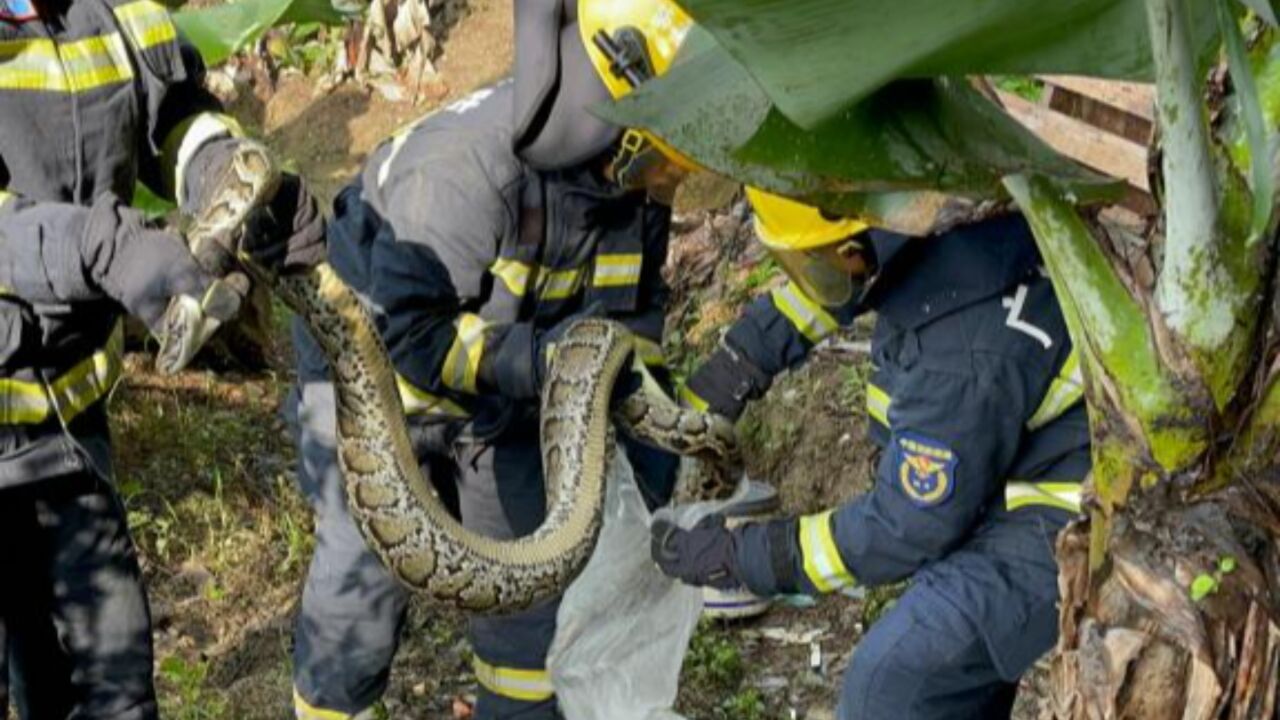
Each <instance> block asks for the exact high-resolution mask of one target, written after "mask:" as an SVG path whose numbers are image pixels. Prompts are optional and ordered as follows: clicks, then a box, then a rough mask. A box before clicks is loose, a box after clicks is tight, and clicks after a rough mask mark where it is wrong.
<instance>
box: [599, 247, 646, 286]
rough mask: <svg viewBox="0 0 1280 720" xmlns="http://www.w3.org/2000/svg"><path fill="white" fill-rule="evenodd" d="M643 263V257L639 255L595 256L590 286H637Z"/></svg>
mask: <svg viewBox="0 0 1280 720" xmlns="http://www.w3.org/2000/svg"><path fill="white" fill-rule="evenodd" d="M643 261H644V257H643V256H642V255H641V254H640V253H627V254H617V255H610V254H605V255H597V256H596V267H595V272H594V274H593V275H592V277H591V284H592V285H594V286H595V287H626V286H628V285H638V284H639V283H640V268H641V266H642V263H643Z"/></svg>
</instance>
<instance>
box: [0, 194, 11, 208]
mask: <svg viewBox="0 0 1280 720" xmlns="http://www.w3.org/2000/svg"><path fill="white" fill-rule="evenodd" d="M13 198H14V195H13V193H11V192H5V191H4V190H0V210H3V209H4V206H5V205H8V204H9V201H10V200H12V199H13Z"/></svg>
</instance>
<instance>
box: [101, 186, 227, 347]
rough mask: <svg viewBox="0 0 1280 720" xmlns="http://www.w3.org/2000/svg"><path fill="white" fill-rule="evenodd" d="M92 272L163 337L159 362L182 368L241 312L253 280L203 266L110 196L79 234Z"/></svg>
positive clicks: (106, 290) (108, 292) (173, 237)
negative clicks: (221, 276) (219, 274)
mask: <svg viewBox="0 0 1280 720" xmlns="http://www.w3.org/2000/svg"><path fill="white" fill-rule="evenodd" d="M80 257H81V260H82V263H83V267H84V269H85V273H86V275H88V277H89V278H90V279H91V280H92V282H93V283H94V284H95V285H97V286H98V288H100V289H101V290H102V292H103V294H105V295H106V296H108V297H110V298H111V299H113V300H115V301H116V302H118V303H120V305H121V306H122V307H124V309H125V310H126V311H127V312H128V313H129V314H131V315H133V316H134V317H137V318H138V319H139V320H141V321H142V322H143V323H145V324H146V325H147V327H148V328H149V329H150V330H151V333H152V334H153V335H155V337H156V338H157V339H158V340H159V341H160V352H159V354H158V355H157V357H156V367H157V369H159V370H160V371H161V372H164V373H173V372H177V371H178V370H181V369H182V368H183V367H186V365H187V364H188V363H189V362H190V361H191V359H192V358H194V357H195V355H196V353H197V352H198V351H199V350H200V347H201V346H203V345H204V343H205V342H206V341H207V340H208V339H209V337H210V336H212V335H213V332H214V330H216V329H217V328H218V326H219V325H220V324H221V323H223V322H225V321H227V320H229V319H231V318H233V317H235V315H236V313H237V312H238V311H239V309H240V304H241V302H242V300H243V298H244V293H245V292H246V291H247V290H248V287H247V283H240V282H236V281H234V280H233V281H223V280H218V279H216V278H214V277H213V276H211V275H210V274H208V273H207V272H205V271H204V270H202V269H201V268H200V266H199V265H198V264H197V263H196V261H195V258H193V257H192V256H191V253H190V252H189V251H188V250H187V247H186V245H185V243H184V242H183V240H182V238H181V237H179V236H178V235H176V234H173V233H169V232H164V231H159V230H154V229H151V228H149V227H147V225H146V223H145V221H144V219H143V217H142V216H141V214H139V213H138V212H137V211H135V210H133V209H132V208H129V207H127V206H126V205H125V204H124V203H122V202H121V201H120V200H119V198H116V197H114V196H113V195H110V194H104V195H103V196H101V197H99V199H98V200H97V201H96V202H95V203H94V206H93V208H92V209H91V210H90V213H89V219H88V221H87V222H86V224H85V231H84V234H83V236H82V237H81V240H80Z"/></svg>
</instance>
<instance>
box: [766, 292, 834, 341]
mask: <svg viewBox="0 0 1280 720" xmlns="http://www.w3.org/2000/svg"><path fill="white" fill-rule="evenodd" d="M772 298H773V305H774V307H776V308H778V311H779V312H781V313H782V314H783V315H784V316H786V318H787V319H788V320H790V321H791V324H792V325H793V326H794V327H795V329H796V331H798V332H799V333H800V334H801V335H804V336H805V337H806V338H808V340H809V342H812V343H818V342H820V341H822V339H823V338H825V337H827V336H828V335H830V334H831V333H833V332H835V330H836V328H838V327H839V326H840V325H839V323H837V322H836V319H835V318H834V317H832V316H831V313H828V312H827V311H826V310H824V309H823V307H822V306H821V305H819V304H818V303H816V302H814V301H813V300H811V299H810V298H809V296H807V295H805V294H804V291H803V290H801V289H800V286H798V285H796V284H795V283H794V282H789V283H787V284H786V285H783V286H782V287H780V288H778V289H777V290H774V291H773V293H772Z"/></svg>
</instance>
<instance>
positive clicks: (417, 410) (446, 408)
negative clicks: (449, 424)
mask: <svg viewBox="0 0 1280 720" xmlns="http://www.w3.org/2000/svg"><path fill="white" fill-rule="evenodd" d="M396 387H397V388H399V390H400V402H401V404H402V405H404V413H405V415H445V416H448V417H453V418H459V419H462V418H466V417H469V416H470V414H469V413H468V412H467V411H466V409H464V408H463V407H462V406H461V405H459V404H457V403H455V402H453V401H452V400H450V399H449V398H446V397H440V396H439V395H436V394H434V393H429V392H427V391H426V390H423V389H422V388H420V387H418V386H417V385H414V384H413V383H411V382H409V381H408V379H406V378H405V377H404V376H403V375H400V374H399V373H397V374H396Z"/></svg>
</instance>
